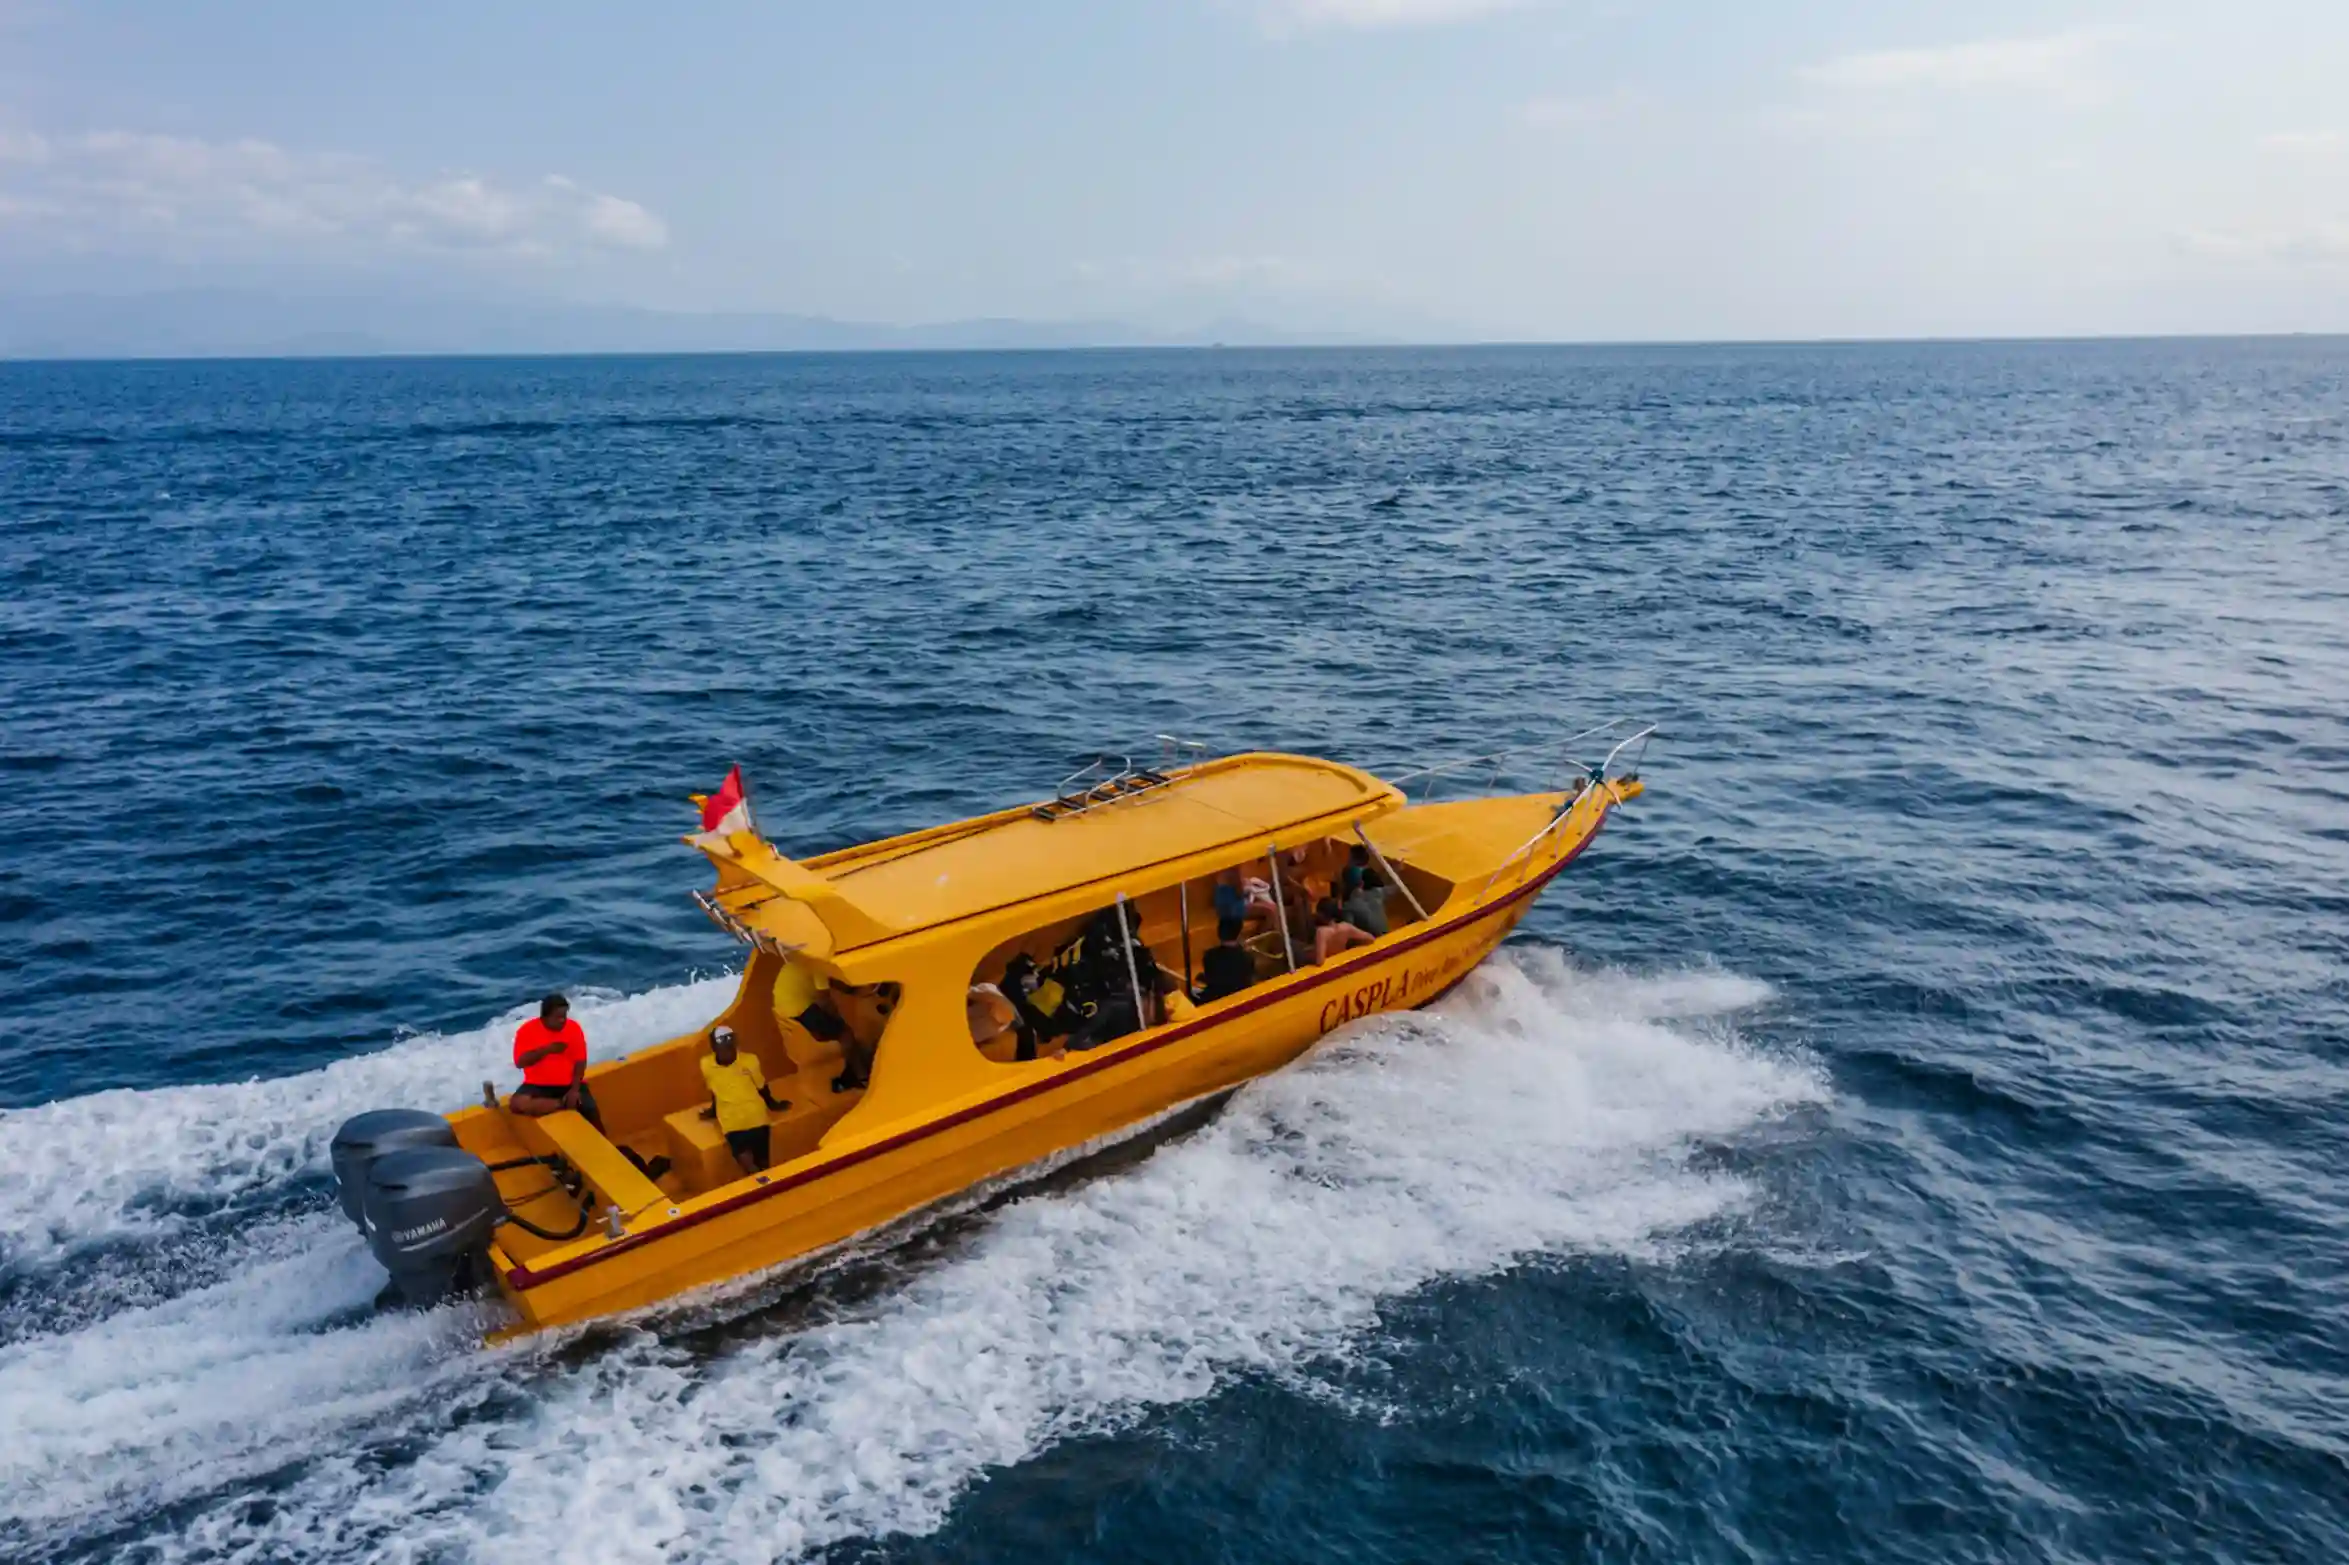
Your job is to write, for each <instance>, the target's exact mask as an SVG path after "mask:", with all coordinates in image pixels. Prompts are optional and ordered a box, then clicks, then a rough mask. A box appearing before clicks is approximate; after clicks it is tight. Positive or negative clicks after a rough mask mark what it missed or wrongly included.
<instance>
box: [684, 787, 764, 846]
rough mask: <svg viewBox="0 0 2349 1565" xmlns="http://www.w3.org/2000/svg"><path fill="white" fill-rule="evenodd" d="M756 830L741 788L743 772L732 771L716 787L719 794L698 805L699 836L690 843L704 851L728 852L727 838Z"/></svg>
mask: <svg viewBox="0 0 2349 1565" xmlns="http://www.w3.org/2000/svg"><path fill="white" fill-rule="evenodd" d="M757 829H758V828H757V825H756V824H755V823H754V822H753V820H752V819H751V813H750V795H749V793H748V792H746V791H745V790H744V788H743V786H742V768H741V767H739V766H737V767H734V768H732V769H731V770H729V771H728V772H727V773H726V780H725V781H724V782H722V783H720V784H718V791H717V792H716V793H713V794H711V795H710V796H709V797H708V798H706V799H704V800H702V801H701V833H700V835H698V836H696V837H695V838H694V839H693V840H694V841H695V842H696V843H698V844H699V845H700V846H702V847H705V848H713V849H716V850H718V851H720V852H730V851H732V850H731V849H730V848H729V847H728V846H727V842H726V839H727V838H728V837H730V836H732V835H733V834H734V833H735V832H738V831H756V830H757Z"/></svg>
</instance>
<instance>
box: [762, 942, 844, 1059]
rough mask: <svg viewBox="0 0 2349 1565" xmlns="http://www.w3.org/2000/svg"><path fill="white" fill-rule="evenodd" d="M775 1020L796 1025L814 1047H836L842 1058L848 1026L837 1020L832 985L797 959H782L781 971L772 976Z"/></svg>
mask: <svg viewBox="0 0 2349 1565" xmlns="http://www.w3.org/2000/svg"><path fill="white" fill-rule="evenodd" d="M775 1016H776V1019H777V1020H779V1021H786V1022H796V1023H798V1024H799V1025H800V1026H801V1027H803V1028H805V1029H806V1030H807V1035H808V1036H809V1037H811V1038H813V1039H815V1040H816V1041H817V1042H818V1043H837V1044H840V1045H841V1053H842V1055H843V1056H844V1057H845V1056H846V1054H847V1052H848V1049H847V1044H846V1043H845V1041H844V1040H845V1039H846V1038H847V1037H848V1023H846V1022H844V1021H842V1020H841V1019H840V1011H839V1009H838V1005H837V1003H836V1002H835V1001H834V999H833V997H832V981H831V980H830V979H828V978H825V977H823V976H822V975H820V974H818V973H816V972H815V971H814V970H813V969H811V968H809V967H808V966H807V965H806V964H805V963H803V962H801V961H800V960H799V959H798V958H797V957H786V958H784V960H783V970H782V971H781V972H779V973H777V974H776V975H775Z"/></svg>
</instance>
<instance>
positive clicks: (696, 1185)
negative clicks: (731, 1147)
mask: <svg viewBox="0 0 2349 1565" xmlns="http://www.w3.org/2000/svg"><path fill="white" fill-rule="evenodd" d="M768 1085H769V1086H770V1087H775V1086H777V1085H778V1084H777V1083H774V1082H769V1083H768ZM778 1096H780V1092H778ZM839 1101H842V1102H846V1101H847V1100H845V1099H842V1100H839ZM661 1123H662V1124H664V1125H666V1126H667V1127H668V1130H669V1161H670V1163H671V1164H672V1165H673V1166H674V1167H675V1169H676V1171H677V1172H678V1173H680V1174H683V1175H684V1176H685V1181H686V1188H687V1189H689V1190H695V1191H708V1190H715V1189H717V1188H718V1187H719V1186H720V1185H730V1184H732V1183H734V1181H735V1180H737V1179H740V1178H741V1177H742V1167H741V1165H740V1164H738V1163H736V1162H735V1161H734V1154H733V1153H732V1152H730V1151H728V1150H727V1149H726V1133H725V1132H724V1131H722V1130H720V1129H719V1128H718V1122H717V1121H716V1120H714V1119H704V1118H702V1115H701V1109H700V1108H699V1107H698V1106H696V1107H694V1108H689V1109H679V1110H677V1112H676V1113H674V1114H670V1115H667V1116H665V1117H664V1118H663V1119H662V1121H661ZM825 1123H826V1121H825V1117H824V1113H823V1109H822V1105H821V1104H820V1103H818V1102H800V1101H797V1100H794V1101H793V1103H792V1104H791V1106H790V1107H789V1108H786V1109H770V1110H769V1111H768V1113H767V1131H768V1135H767V1151H768V1156H769V1159H770V1162H771V1163H772V1164H773V1165H775V1166H780V1165H782V1164H784V1163H788V1162H790V1161H791V1160H792V1159H793V1158H795V1157H800V1156H802V1155H804V1154H806V1153H807V1152H809V1151H812V1150H813V1149H814V1147H815V1144H816V1142H817V1141H818V1140H819V1139H821V1137H822V1136H823V1133H824V1126H825Z"/></svg>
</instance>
